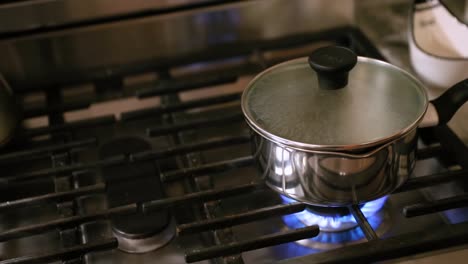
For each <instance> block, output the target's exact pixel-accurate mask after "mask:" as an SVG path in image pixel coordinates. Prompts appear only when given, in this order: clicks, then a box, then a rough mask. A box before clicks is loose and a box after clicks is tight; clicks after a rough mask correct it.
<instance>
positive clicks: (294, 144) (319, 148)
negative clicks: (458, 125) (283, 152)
mask: <svg viewBox="0 0 468 264" xmlns="http://www.w3.org/2000/svg"><path fill="white" fill-rule="evenodd" d="M304 59H307V58H304V57H302V58H297V59H292V60H288V61H285V62H282V63H279V64H276V65H274V66H272V67H270V68H267V69H265V70H264V71H262V72H260V73H259V74H257V75H256V76H255V78H253V79H252V80H251V81H250V82H249V83H248V84H247V86H246V88H245V89H244V91H243V93H242V97H241V108H242V112H243V114H244V117H245V119H246V123H247V124H248V125H249V126H250V128H251V129H252V130H253V131H255V132H256V133H258V134H259V135H261V136H262V137H264V138H265V139H267V140H270V141H273V142H275V143H276V144H279V145H282V146H284V147H289V148H291V149H296V150H300V151H309V152H323V151H325V152H326V151H355V150H362V149H367V148H371V147H376V146H381V145H384V144H385V145H386V144H387V143H389V142H393V141H394V140H397V139H399V138H401V137H403V136H404V135H406V134H407V133H409V132H410V131H412V130H413V129H414V128H416V127H417V126H418V124H419V123H420V121H421V120H422V119H423V117H424V115H425V114H426V111H427V108H428V105H429V99H428V96H427V92H426V90H425V89H424V85H423V84H422V83H421V82H420V81H419V80H418V79H416V78H415V77H414V76H413V75H411V74H410V73H409V72H407V71H405V70H403V69H401V68H399V67H397V66H395V65H392V64H390V63H387V62H384V61H381V60H377V59H372V58H368V57H361V56H358V62H364V63H372V64H375V65H376V67H389V68H390V69H393V70H396V71H397V72H399V73H400V74H402V75H404V76H405V77H406V78H408V81H411V82H413V83H414V84H416V87H418V89H420V91H421V92H422V94H423V95H424V97H425V98H424V101H425V105H424V111H422V112H421V114H420V115H419V116H418V117H417V118H415V120H414V121H413V122H412V123H411V124H410V125H408V126H407V127H405V128H403V129H401V130H400V131H398V132H397V133H394V134H391V135H388V136H387V137H382V138H379V139H377V140H371V141H368V142H364V143H359V144H348V145H317V144H310V143H304V142H298V141H294V140H290V139H286V138H283V137H280V136H277V135H275V134H273V133H270V132H268V131H266V130H265V129H263V128H262V127H260V125H258V124H257V123H256V122H255V121H254V120H253V117H252V116H251V114H250V111H249V108H248V106H247V99H248V98H247V97H248V92H249V90H250V89H251V88H252V87H253V85H254V84H255V83H256V81H258V80H259V79H261V78H262V77H264V76H265V75H267V74H269V73H271V72H272V71H274V70H275V69H278V68H281V67H285V66H288V65H290V64H294V63H297V62H299V61H302V60H304Z"/></svg>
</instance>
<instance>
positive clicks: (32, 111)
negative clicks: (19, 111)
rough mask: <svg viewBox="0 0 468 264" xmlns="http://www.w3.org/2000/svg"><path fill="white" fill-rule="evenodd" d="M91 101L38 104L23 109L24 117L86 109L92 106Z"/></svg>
mask: <svg viewBox="0 0 468 264" xmlns="http://www.w3.org/2000/svg"><path fill="white" fill-rule="evenodd" d="M91 103H92V102H90V101H81V102H69V103H67V104H60V105H52V106H50V105H45V106H37V107H31V108H29V109H28V108H26V109H24V110H23V117H24V118H31V117H38V116H43V115H49V114H53V113H63V112H67V111H74V110H79V109H86V108H89V107H90V106H91Z"/></svg>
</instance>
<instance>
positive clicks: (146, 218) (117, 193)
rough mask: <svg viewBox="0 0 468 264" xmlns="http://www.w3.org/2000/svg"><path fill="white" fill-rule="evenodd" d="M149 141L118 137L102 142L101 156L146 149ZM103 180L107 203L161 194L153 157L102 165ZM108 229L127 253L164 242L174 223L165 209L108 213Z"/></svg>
mask: <svg viewBox="0 0 468 264" xmlns="http://www.w3.org/2000/svg"><path fill="white" fill-rule="evenodd" d="M150 149H151V145H150V144H149V143H147V142H146V141H144V140H143V139H140V138H136V137H127V138H119V139H115V140H112V141H110V142H108V143H106V144H104V145H103V146H102V147H101V149H100V157H101V159H105V158H109V157H112V156H115V155H121V154H124V155H128V154H130V153H134V152H141V151H147V150H150ZM102 175H103V177H104V179H105V180H106V184H107V190H106V192H107V200H108V204H109V207H111V208H112V207H117V206H121V205H127V204H132V203H139V202H145V201H149V200H156V199H161V198H163V197H164V194H163V190H162V187H161V180H160V178H159V177H158V175H159V171H158V168H157V166H156V164H155V162H154V161H147V162H138V163H127V164H122V165H118V166H110V167H105V168H102ZM110 220H111V223H112V231H113V234H114V236H115V237H116V238H117V240H118V241H119V249H120V250H122V251H125V252H129V253H143V252H148V251H151V250H155V249H157V248H160V247H162V246H164V245H165V244H167V243H168V242H169V241H170V240H171V238H172V237H173V236H174V234H175V224H174V221H173V220H172V217H171V215H170V212H169V210H167V209H163V210H159V211H157V212H154V213H151V214H149V215H147V214H144V213H143V212H141V210H139V211H138V212H136V213H131V214H124V215H118V216H113V217H111V219H110Z"/></svg>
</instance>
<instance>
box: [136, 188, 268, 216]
mask: <svg viewBox="0 0 468 264" xmlns="http://www.w3.org/2000/svg"><path fill="white" fill-rule="evenodd" d="M263 188H264V185H263V184H260V183H248V184H243V185H239V186H235V187H229V188H222V189H212V190H206V191H199V192H193V193H189V194H186V195H182V196H178V197H169V198H164V199H159V200H153V201H148V202H145V203H143V205H142V207H143V212H145V213H150V212H152V211H156V210H159V209H163V208H167V207H171V206H175V205H180V204H185V203H193V202H207V201H213V200H218V199H222V198H226V197H229V196H234V195H240V194H245V193H252V192H254V191H255V190H262V189H263Z"/></svg>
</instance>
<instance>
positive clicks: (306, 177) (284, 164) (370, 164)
mask: <svg viewBox="0 0 468 264" xmlns="http://www.w3.org/2000/svg"><path fill="white" fill-rule="evenodd" d="M252 139H253V140H252V142H253V144H252V146H253V152H254V156H255V159H256V161H257V163H258V167H259V169H260V172H261V175H262V179H263V180H264V181H265V182H266V184H267V185H268V186H269V187H270V188H272V189H273V190H275V191H277V192H279V193H281V194H283V195H286V196H289V197H290V198H293V199H295V200H299V201H302V202H305V203H308V204H312V205H319V206H343V205H346V204H361V203H364V202H367V201H371V200H375V199H377V198H380V197H382V196H384V195H386V194H389V193H391V192H392V191H394V190H395V189H396V188H398V187H399V186H400V185H401V184H403V183H404V182H405V181H406V180H407V178H408V177H409V175H410V174H411V171H412V170H413V167H414V163H415V150H416V141H417V133H416V129H414V130H413V131H411V132H410V133H408V134H407V135H405V136H404V137H402V138H401V139H400V140H397V141H394V142H390V143H387V144H385V145H382V146H380V147H378V148H375V149H372V150H370V151H368V152H367V153H365V154H361V153H359V154H355V153H346V152H319V151H304V150H296V149H292V148H289V147H284V146H282V145H279V144H276V143H274V142H272V141H269V140H266V139H265V138H263V137H261V136H260V135H258V134H256V133H252Z"/></svg>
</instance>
